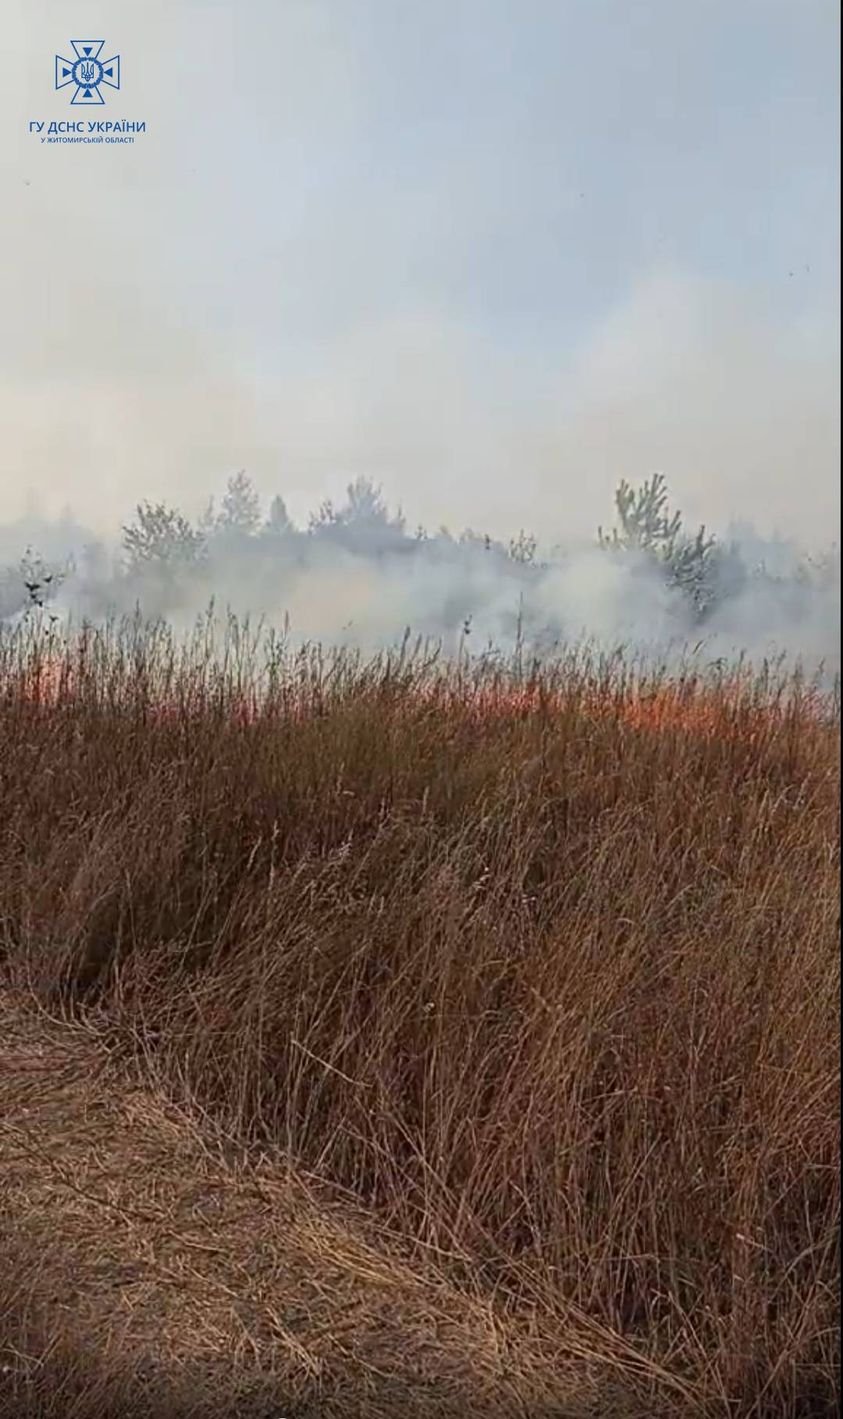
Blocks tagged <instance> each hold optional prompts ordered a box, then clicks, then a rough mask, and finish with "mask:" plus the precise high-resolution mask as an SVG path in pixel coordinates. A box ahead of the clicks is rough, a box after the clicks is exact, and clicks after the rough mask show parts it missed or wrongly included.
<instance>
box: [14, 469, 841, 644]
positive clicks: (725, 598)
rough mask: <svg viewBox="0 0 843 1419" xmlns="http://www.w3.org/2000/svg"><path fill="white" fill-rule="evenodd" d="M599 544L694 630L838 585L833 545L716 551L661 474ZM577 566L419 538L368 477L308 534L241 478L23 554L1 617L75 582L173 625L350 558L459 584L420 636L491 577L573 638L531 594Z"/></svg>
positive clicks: (629, 495) (525, 612) (535, 626)
mask: <svg viewBox="0 0 843 1419" xmlns="http://www.w3.org/2000/svg"><path fill="white" fill-rule="evenodd" d="M594 546H595V549H597V548H599V549H600V550H601V551H602V552H603V553H604V554H605V555H606V556H608V557H612V558H614V559H615V561H616V562H617V563H619V564H620V566H621V568H622V569H623V572H624V573H628V574H629V576H630V577H631V578H632V579H633V582H637V583H639V584H640V583H642V582H647V581H649V582H650V584H651V585H652V584H653V583H655V584H657V585H658V586H661V587H663V589H664V591H665V594H666V595H667V596H668V598H670V605H671V607H672V609H673V612H674V618H675V619H680V620H681V623H682V628H683V629H684V630H686V631H687V632H688V633H692V632H693V631H694V630H695V629H696V628H704V627H705V626H706V625H707V624H709V623H710V622H711V621H712V618H713V617H716V615H717V613H718V611H719V610H721V609H722V608H723V607H724V606H726V605H727V604H728V603H729V602H734V601H737V600H739V599H740V598H741V597H742V596H746V595H747V594H748V593H753V592H755V593H759V594H761V595H763V594H765V593H770V594H771V595H772V596H774V597H775V598H776V599H777V601H778V603H780V604H781V606H783V607H784V608H785V609H786V611H787V613H788V614H789V615H791V616H792V617H793V616H795V617H796V618H797V619H798V617H799V614H800V607H801V606H802V605H803V603H805V599H806V597H807V598H810V595H811V594H812V593H813V592H816V591H817V590H820V591H822V590H823V589H827V588H830V587H833V586H834V585H835V584H838V583H839V553H838V552H837V549H836V548H835V549H833V550H832V551H830V552H829V553H827V554H826V555H825V556H823V557H819V558H811V557H808V556H802V555H800V554H799V553H798V552H797V550H796V549H795V548H792V547H790V546H789V545H788V544H785V543H783V542H781V541H780V540H779V541H774V542H772V543H767V544H764V543H763V542H760V541H759V540H758V539H755V545H754V546H753V545H752V539H751V538H750V537H748V536H746V535H745V536H744V537H743V538H738V537H736V536H732V537H727V538H725V539H722V540H721V539H719V538H718V537H716V536H714V535H712V534H711V533H710V532H709V531H708V530H707V529H706V528H705V527H699V528H698V529H696V530H695V531H693V532H689V531H688V530H687V529H686V527H685V525H684V522H683V518H682V514H681V512H679V511H676V510H673V509H671V507H670V505H669V500H668V491H667V487H666V484H665V480H664V478H663V477H662V475H660V474H655V475H654V476H653V477H652V478H650V479H648V480H647V481H645V482H644V483H642V484H641V485H639V486H638V487H633V486H632V485H630V484H629V483H627V482H626V481H622V482H621V483H620V485H619V487H618V488H617V491H616V494H615V520H614V525H613V526H611V527H610V528H609V529H608V530H604V528H602V527H600V528H598V529H597V534H596V538H595V543H594ZM783 553H784V554H786V555H783ZM771 554H772V555H771ZM570 556H571V553H570V552H569V551H566V549H565V548H564V547H558V546H557V547H554V548H550V549H548V550H546V551H540V549H539V544H538V541H537V538H536V537H535V536H534V535H533V534H531V533H528V532H525V531H523V530H522V531H520V532H519V533H518V535H517V536H515V537H513V538H512V539H511V540H510V541H508V542H503V541H501V540H499V539H495V538H493V537H491V536H489V535H488V534H485V533H481V532H476V531H474V530H473V529H471V528H468V529H466V530H465V531H463V532H462V533H461V534H459V535H456V536H455V535H453V534H452V533H451V532H450V531H449V530H448V529H447V528H446V527H444V526H442V527H440V528H439V529H438V530H437V531H436V532H434V533H431V532H429V531H428V530H426V529H425V528H423V527H416V528H415V529H412V530H411V529H410V528H408V526H407V523H406V519H405V517H404V515H403V513H402V511H401V510H400V509H399V510H398V511H397V512H393V511H392V510H390V509H389V508H388V506H387V505H386V503H385V501H384V499H383V496H382V494H381V491H380V489H379V488H378V487H376V486H375V485H374V484H373V483H372V482H371V481H369V480H368V479H365V478H359V479H357V480H356V481H355V482H352V483H350V484H349V485H348V487H347V490H346V495H345V499H344V501H343V502H342V503H340V504H339V505H338V506H335V505H334V504H333V503H332V502H330V501H324V502H323V503H322V504H321V505H320V506H319V508H318V509H317V511H316V512H314V513H313V514H311V516H310V517H309V519H308V522H307V525H306V526H305V527H299V526H297V525H296V524H295V523H294V521H293V520H292V518H291V517H290V515H289V513H288V510H287V507H286V504H285V502H284V499H283V498H282V497H280V496H276V497H274V498H272V500H271V502H270V503H269V505H268V507H266V508H264V507H263V506H262V504H261V499H260V497H259V495H258V493H257V490H256V489H255V487H254V485H253V483H252V481H251V480H250V478H249V477H248V475H247V474H246V473H245V472H239V473H237V474H235V475H234V476H233V477H231V478H230V479H229V480H228V484H227V487H226V490H225V493H224V495H223V497H222V498H221V500H220V503H219V506H217V505H216V503H215V500H214V499H213V498H212V499H211V500H210V501H209V502H208V504H207V506H206V508H205V511H204V513H203V514H202V516H201V517H200V518H199V519H198V520H197V521H196V522H195V523H192V522H191V521H190V520H189V519H188V518H187V517H185V515H184V514H183V513H182V512H181V511H180V510H179V509H178V508H176V507H173V506H170V505H168V504H166V503H164V502H158V503H152V502H148V501H145V502H141V503H139V504H138V505H137V507H136V508H135V511H134V515H133V517H132V519H131V520H130V521H129V522H127V523H126V525H125V526H124V527H123V529H122V538H121V542H120V546H119V548H116V549H109V548H107V547H106V546H105V545H104V544H102V543H100V542H96V541H94V540H88V541H87V542H86V543H85V544H84V545H83V546H82V547H81V549H79V550H76V551H74V552H72V553H71V554H70V555H68V556H65V557H52V558H45V557H44V556H42V555H41V554H40V553H39V552H38V551H37V550H36V549H33V548H32V547H29V548H27V550H26V553H25V555H24V557H23V559H22V560H21V561H20V562H19V563H17V564H7V565H6V566H5V568H4V569H3V570H2V573H0V618H9V617H15V616H18V615H20V614H21V613H24V612H26V611H27V610H28V609H30V608H36V607H44V608H46V609H47V610H48V611H49V608H50V606H51V605H52V604H53V603H54V602H55V601H56V598H57V596H58V594H59V592H60V591H61V589H62V588H63V587H66V586H68V585H72V587H73V590H74V597H73V599H74V602H75V604H77V605H81V606H82V607H83V609H86V610H88V611H89V612H91V613H92V614H96V613H97V612H98V611H99V610H101V609H102V608H103V606H104V605H105V604H108V605H110V606H115V607H117V608H119V609H127V608H128V607H130V606H132V605H135V604H140V605H142V606H143V607H144V609H146V610H149V611H151V612H153V613H156V614H164V615H166V614H168V613H170V612H171V611H173V610H176V609H178V608H179V607H185V606H195V605H198V604H200V602H201V601H202V598H203V597H206V598H207V597H210V596H214V595H215V594H216V593H218V592H219V590H220V588H221V587H222V589H223V590H224V591H227V592H229V593H231V594H233V595H234V599H235V600H236V601H238V602H240V603H241V606H244V605H245V603H247V602H248V600H249V597H250V596H252V598H253V600H254V599H255V598H257V601H260V600H261V595H259V594H258V593H259V592H260V593H262V594H265V593H266V591H267V588H269V587H274V588H275V589H276V590H277V592H278V594H279V595H282V596H283V593H284V589H285V586H288V585H289V583H290V579H291V578H295V575H296V573H297V572H303V571H305V570H307V571H308V572H313V571H314V570H315V571H317V572H319V571H321V570H327V569H330V568H331V567H332V566H333V567H336V566H337V565H339V566H340V567H342V566H343V564H344V561H345V559H347V558H353V559H355V560H357V561H365V562H369V563H372V562H373V563H375V564H376V565H377V566H378V567H380V568H383V567H385V566H389V567H390V568H391V569H392V570H393V571H394V570H395V569H396V567H397V568H398V570H399V574H400V570H401V568H402V564H404V567H405V569H406V567H407V564H408V563H410V562H412V563H413V564H414V565H417V566H420V567H424V568H426V569H431V570H433V569H436V568H439V569H440V570H441V569H451V570H455V571H457V572H459V573H462V574H463V575H462V577H459V576H458V577H456V578H452V581H453V586H454V590H453V593H449V594H448V595H445V596H444V598H443V597H442V596H440V597H439V601H438V604H437V608H436V615H435V618H434V620H435V623H436V624H434V625H433V626H426V627H424V628H423V629H426V630H430V629H433V630H437V629H442V630H449V629H453V628H454V627H457V626H459V624H460V623H461V622H464V621H466V620H469V621H470V619H471V616H472V615H473V614H474V611H475V610H476V607H477V605H478V602H480V603H482V600H483V596H484V594H487V591H488V586H489V584H490V574H491V579H492V580H497V579H499V578H504V579H505V582H504V584H505V585H506V587H507V594H509V593H510V592H511V593H512V594H511V595H509V604H510V608H511V609H510V611H508V612H507V613H506V615H505V616H504V618H503V619H504V621H511V620H512V619H513V617H515V618H517V619H518V620H520V621H521V622H523V624H522V629H523V630H526V631H529V632H532V633H533V634H536V635H537V634H540V633H542V632H551V633H552V632H554V631H556V632H560V631H561V632H563V633H564V624H562V623H561V622H560V621H558V618H556V619H557V623H556V624H554V620H555V618H554V616H553V614H551V613H549V612H548V608H547V606H546V605H543V606H541V607H540V608H538V607H536V606H534V605H533V602H532V599H531V595H530V593H531V590H535V588H536V587H537V586H539V585H540V584H541V583H542V580H543V579H544V578H546V577H547V575H548V573H549V572H551V571H552V570H553V569H558V568H560V567H564V566H565V565H566V560H568V559H569V558H570ZM478 576H480V578H481V580H482V585H479V584H478V580H477V578H478ZM484 587H485V588H486V591H484ZM257 609H259V608H257ZM563 619H564V618H563Z"/></svg>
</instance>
